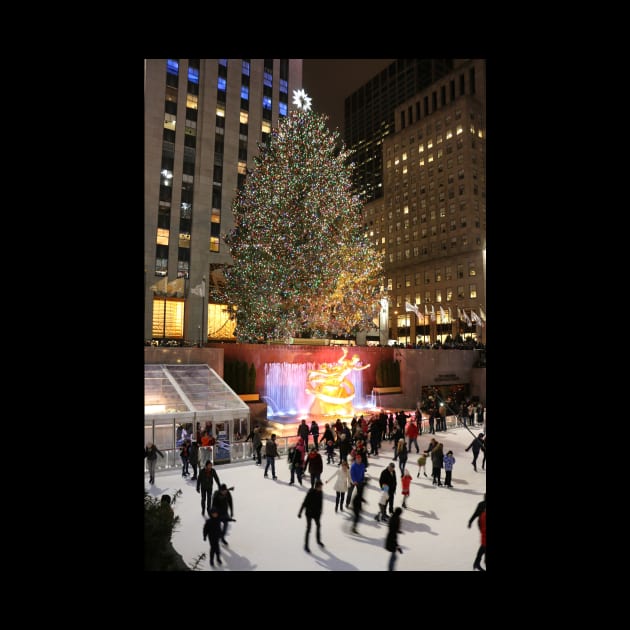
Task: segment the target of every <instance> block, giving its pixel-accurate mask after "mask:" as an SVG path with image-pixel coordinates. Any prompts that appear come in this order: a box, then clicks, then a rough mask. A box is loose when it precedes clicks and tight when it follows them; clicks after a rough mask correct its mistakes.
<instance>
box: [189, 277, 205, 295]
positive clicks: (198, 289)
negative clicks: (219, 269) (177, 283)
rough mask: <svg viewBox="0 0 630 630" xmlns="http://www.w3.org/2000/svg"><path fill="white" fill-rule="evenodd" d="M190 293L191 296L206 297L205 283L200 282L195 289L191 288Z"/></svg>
mask: <svg viewBox="0 0 630 630" xmlns="http://www.w3.org/2000/svg"><path fill="white" fill-rule="evenodd" d="M190 292H191V293H192V295H198V296H199V297H206V281H205V280H202V281H201V282H200V283H199V284H198V285H197V286H196V287H193V288H192V289H191V290H190Z"/></svg>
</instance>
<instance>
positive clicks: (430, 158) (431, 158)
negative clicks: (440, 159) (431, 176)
mask: <svg viewBox="0 0 630 630" xmlns="http://www.w3.org/2000/svg"><path fill="white" fill-rule="evenodd" d="M431 162H433V153H429V164H430V163H431Z"/></svg>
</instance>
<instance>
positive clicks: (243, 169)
mask: <svg viewBox="0 0 630 630" xmlns="http://www.w3.org/2000/svg"><path fill="white" fill-rule="evenodd" d="M238 172H239V173H240V174H241V175H247V162H239V163H238Z"/></svg>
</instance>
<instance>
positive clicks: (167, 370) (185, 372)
mask: <svg viewBox="0 0 630 630" xmlns="http://www.w3.org/2000/svg"><path fill="white" fill-rule="evenodd" d="M198 429H199V430H200V431H208V432H209V434H210V435H212V437H213V438H214V439H215V440H216V444H215V446H214V448H213V453H212V459H213V460H214V461H217V462H226V461H231V460H233V459H241V458H242V457H243V456H245V453H241V452H240V451H239V452H238V453H237V452H236V450H235V449H233V443H234V442H235V441H236V440H237V439H238V438H239V436H240V437H245V436H247V435H248V434H249V407H248V406H247V404H246V403H244V402H243V401H242V400H241V399H240V398H239V396H238V395H237V394H236V393H235V392H234V391H233V390H232V389H231V388H230V387H229V386H228V385H227V383H225V381H223V379H222V378H221V377H220V376H219V375H218V374H217V373H216V372H215V371H214V370H213V369H212V368H211V367H208V365H207V364H193V365H191V364H188V365H183V364H176V365H165V364H145V366H144V438H145V444H146V443H148V442H153V443H154V444H155V445H156V446H157V447H158V448H159V449H160V451H162V452H163V453H164V458H161V457H158V461H157V469H158V470H159V469H161V468H162V469H163V468H173V467H178V466H181V458H180V456H179V447H180V446H181V443H182V441H183V440H184V439H185V438H186V437H189V438H190V439H192V438H194V437H196V436H197V432H198ZM145 467H146V462H145Z"/></svg>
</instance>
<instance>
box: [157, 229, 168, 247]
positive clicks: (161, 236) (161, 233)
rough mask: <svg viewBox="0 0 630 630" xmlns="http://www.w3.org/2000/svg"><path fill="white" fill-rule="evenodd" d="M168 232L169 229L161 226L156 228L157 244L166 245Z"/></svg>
mask: <svg viewBox="0 0 630 630" xmlns="http://www.w3.org/2000/svg"><path fill="white" fill-rule="evenodd" d="M168 234H169V231H168V230H165V229H163V228H158V231H157V241H156V242H157V244H158V245H168Z"/></svg>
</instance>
